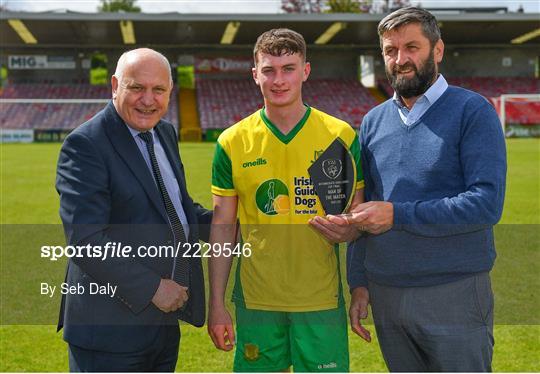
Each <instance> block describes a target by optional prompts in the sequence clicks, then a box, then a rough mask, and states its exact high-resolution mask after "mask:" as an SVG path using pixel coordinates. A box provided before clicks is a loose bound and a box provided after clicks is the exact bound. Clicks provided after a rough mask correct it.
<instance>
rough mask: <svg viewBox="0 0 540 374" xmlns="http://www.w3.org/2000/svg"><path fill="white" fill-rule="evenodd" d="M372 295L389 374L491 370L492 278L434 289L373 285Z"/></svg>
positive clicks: (485, 276)
mask: <svg viewBox="0 0 540 374" xmlns="http://www.w3.org/2000/svg"><path fill="white" fill-rule="evenodd" d="M369 292H370V300H371V307H372V312H373V319H374V322H375V328H376V331H377V337H378V339H379V343H380V346H381V351H382V354H383V357H384V360H385V362H386V365H387V366H388V369H389V370H390V371H397V372H425V371H439V372H464V371H465V372H489V371H491V360H492V356H493V345H494V339H493V292H492V290H491V282H490V277H489V273H478V274H475V275H472V276H470V277H467V278H464V279H461V280H458V281H455V282H451V283H447V284H442V285H436V286H429V287H388V286H383V285H380V284H377V283H374V282H370V283H369Z"/></svg>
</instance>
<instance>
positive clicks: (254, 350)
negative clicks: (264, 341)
mask: <svg viewBox="0 0 540 374" xmlns="http://www.w3.org/2000/svg"><path fill="white" fill-rule="evenodd" d="M244 358H245V359H246V360H247V361H255V360H258V359H259V346H258V345H257V344H252V343H246V344H244Z"/></svg>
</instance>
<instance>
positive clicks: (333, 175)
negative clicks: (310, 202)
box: [308, 138, 361, 243]
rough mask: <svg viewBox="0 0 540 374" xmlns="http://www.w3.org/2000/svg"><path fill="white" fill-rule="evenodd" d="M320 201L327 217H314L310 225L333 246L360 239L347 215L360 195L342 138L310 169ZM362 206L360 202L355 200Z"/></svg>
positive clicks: (351, 158) (334, 142)
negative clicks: (357, 194)
mask: <svg viewBox="0 0 540 374" xmlns="http://www.w3.org/2000/svg"><path fill="white" fill-rule="evenodd" d="M308 172H309V176H310V178H311V180H312V182H313V186H314V188H315V191H316V192H317V196H318V197H319V201H320V202H321V205H322V207H323V209H324V212H325V213H326V214H327V217H320V216H317V217H314V218H313V219H311V220H310V221H309V224H310V225H312V226H313V227H314V228H315V229H317V230H318V231H319V232H320V233H321V234H323V235H324V236H325V237H326V239H328V240H329V241H331V242H333V243H340V242H345V241H351V240H354V239H356V238H357V237H358V235H359V233H358V230H357V229H356V227H355V226H354V225H349V224H348V222H347V220H346V218H345V217H343V216H341V215H342V214H343V213H346V212H347V211H348V209H349V207H350V206H351V203H352V202H353V199H355V200H358V199H359V198H361V196H360V197H359V196H356V197H355V195H354V193H355V190H356V188H355V187H356V164H355V162H354V159H353V157H352V155H351V153H350V151H349V150H348V149H347V147H346V146H345V144H344V143H343V141H342V140H341V139H340V138H337V139H336V140H334V141H333V142H332V143H331V144H330V145H329V146H328V148H326V150H325V151H324V152H323V153H322V154H321V155H320V156H319V158H317V160H316V161H315V162H314V163H313V164H312V165H311V166H310V167H309V169H308ZM355 202H358V203H360V202H361V200H360V201H355Z"/></svg>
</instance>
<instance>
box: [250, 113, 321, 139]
mask: <svg viewBox="0 0 540 374" xmlns="http://www.w3.org/2000/svg"><path fill="white" fill-rule="evenodd" d="M304 106H305V107H306V108H307V110H306V113H304V116H303V117H302V119H300V121H299V122H298V123H297V124H296V125H295V126H294V127H293V129H292V130H291V131H289V133H288V134H287V135H285V134H283V133H282V132H281V131H280V130H279V129H278V127H277V126H276V125H274V124H273V123H272V122H271V121H270V119H269V118H268V117H267V116H266V110H265V108H264V107H263V108H262V109H261V112H260V113H261V118H262V120H263V122H264V124H265V125H266V127H268V129H269V130H270V131H271V132H272V133H273V134H274V135H275V136H276V138H278V139H279V140H280V141H281V142H282V143H285V144H289V142H290V141H291V140H293V139H294V137H295V136H296V134H298V132H299V131H300V130H302V127H304V124H305V123H306V122H307V120H308V118H309V115H310V113H311V107H310V106H309V105H306V104H304Z"/></svg>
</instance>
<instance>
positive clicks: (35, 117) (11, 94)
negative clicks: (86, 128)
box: [0, 83, 178, 130]
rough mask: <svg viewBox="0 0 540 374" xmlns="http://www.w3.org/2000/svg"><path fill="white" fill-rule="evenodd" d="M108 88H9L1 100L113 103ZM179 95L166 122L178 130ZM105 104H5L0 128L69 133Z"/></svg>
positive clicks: (58, 86)
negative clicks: (107, 101)
mask: <svg viewBox="0 0 540 374" xmlns="http://www.w3.org/2000/svg"><path fill="white" fill-rule="evenodd" d="M110 95H111V89H110V87H107V86H92V85H89V84H77V85H68V84H43V83H40V84H9V85H7V86H6V87H5V88H4V89H3V90H2V93H1V95H0V98H1V99H43V100H49V99H80V100H87V99H109V98H110ZM176 96H177V95H176V91H175V92H173V94H172V96H171V102H170V105H169V111H168V113H167V115H166V119H167V120H169V121H171V122H172V123H173V124H174V125H175V127H177V128H178V115H177V113H178V103H177V100H176ZM103 105H104V104H102V103H84V102H81V103H24V102H23V103H2V110H1V111H0V128H9V129H60V130H69V129H73V128H75V127H77V126H78V125H80V124H81V123H83V122H85V121H86V120H88V119H90V118H91V117H92V116H93V115H94V114H95V113H97V112H98V111H99V110H101V109H102V108H103Z"/></svg>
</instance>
